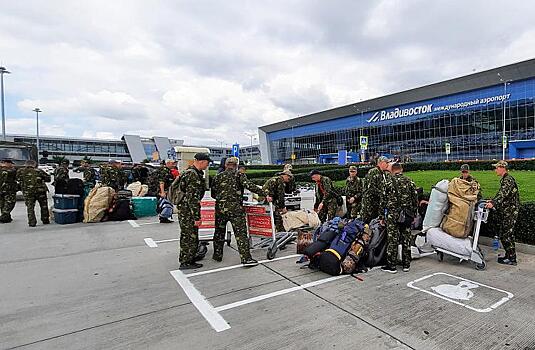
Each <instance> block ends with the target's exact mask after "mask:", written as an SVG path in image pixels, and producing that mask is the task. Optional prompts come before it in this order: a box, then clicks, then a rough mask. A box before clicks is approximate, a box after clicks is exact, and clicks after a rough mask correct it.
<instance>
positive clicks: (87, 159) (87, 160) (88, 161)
mask: <svg viewBox="0 0 535 350" xmlns="http://www.w3.org/2000/svg"><path fill="white" fill-rule="evenodd" d="M82 160H84V161H86V162H87V163H88V164H93V163H94V162H93V159H91V157H88V156H84V157H83V158H82Z"/></svg>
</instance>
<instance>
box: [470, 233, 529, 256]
mask: <svg viewBox="0 0 535 350" xmlns="http://www.w3.org/2000/svg"><path fill="white" fill-rule="evenodd" d="M479 243H480V244H483V245H486V246H489V247H492V238H490V237H482V236H480V237H479ZM500 248H501V244H500ZM516 251H517V252H520V253H524V254H532V255H535V246H534V245H531V244H524V243H516Z"/></svg>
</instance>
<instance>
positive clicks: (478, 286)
mask: <svg viewBox="0 0 535 350" xmlns="http://www.w3.org/2000/svg"><path fill="white" fill-rule="evenodd" d="M407 287H409V288H412V289H416V290H418V291H420V292H423V293H426V294H429V295H432V296H434V297H437V298H440V299H442V300H445V301H449V302H450V303H453V304H457V305H460V306H463V307H465V308H467V309H469V310H472V311H475V312H491V311H492V310H495V309H496V308H498V307H500V306H501V305H503V304H504V303H506V302H507V301H509V300H511V299H512V298H513V296H514V295H513V293H511V292H508V291H505V290H502V289H499V288H495V287H491V286H488V285H485V284H482V283H479V282H476V281H471V280H468V279H466V278H462V277H458V276H454V275H450V274H448V273H444V272H437V273H433V274H431V275H427V276H424V277H421V278H418V279H416V280H414V281H411V282H409V283H407Z"/></svg>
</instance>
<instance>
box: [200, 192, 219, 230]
mask: <svg viewBox="0 0 535 350" xmlns="http://www.w3.org/2000/svg"><path fill="white" fill-rule="evenodd" d="M214 233H215V199H213V198H212V197H210V196H208V195H205V196H204V197H203V199H202V200H201V224H200V225H199V239H200V240H210V239H212V238H213V237H214Z"/></svg>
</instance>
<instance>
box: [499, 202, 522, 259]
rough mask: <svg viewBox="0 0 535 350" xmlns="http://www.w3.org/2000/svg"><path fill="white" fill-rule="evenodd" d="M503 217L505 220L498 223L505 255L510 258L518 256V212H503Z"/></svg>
mask: <svg viewBox="0 0 535 350" xmlns="http://www.w3.org/2000/svg"><path fill="white" fill-rule="evenodd" d="M498 214H501V213H498ZM501 217H502V220H503V221H501V222H500V223H499V224H498V228H499V234H498V235H499V237H500V241H501V242H502V246H503V249H504V250H505V256H506V257H508V258H516V247H515V224H516V219H517V217H518V212H516V213H515V212H510V213H503V215H501Z"/></svg>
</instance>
